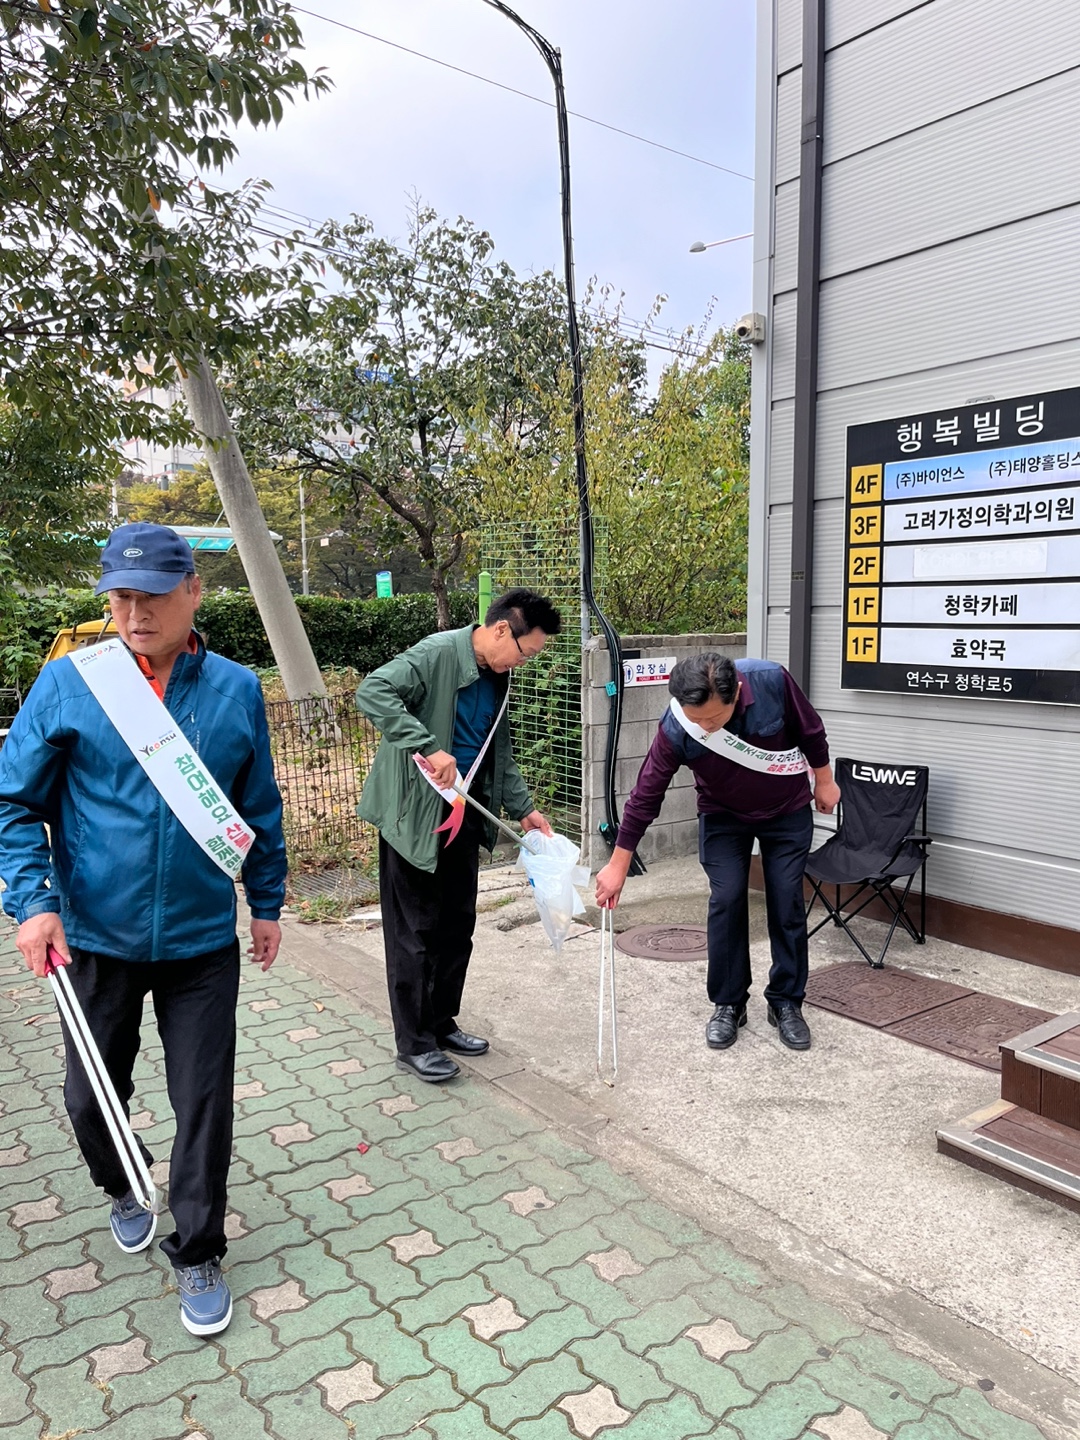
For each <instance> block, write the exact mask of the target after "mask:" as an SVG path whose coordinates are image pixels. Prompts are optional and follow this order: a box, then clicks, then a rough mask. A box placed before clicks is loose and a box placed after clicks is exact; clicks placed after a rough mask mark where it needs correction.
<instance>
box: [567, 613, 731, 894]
mask: <svg viewBox="0 0 1080 1440" xmlns="http://www.w3.org/2000/svg"><path fill="white" fill-rule="evenodd" d="M622 643H623V649H624V651H627V650H638V651H640V652H641V658H642V659H644V660H647V659H650V658H651V657H655V656H662V655H674V656H676V657H677V658H678V659H681V658H682V657H683V656H684V655H692V654H695V653H697V652H699V651H702V650H718V651H719V652H720V653H721V654H722V655H730V656H731V658H732V659H733V660H738V659H741V658H742V657H743V656H744V655H745V654H746V636H745V635H624V636H623V637H622ZM610 673H611V667H610V663H609V660H608V652H607V642H606V641H605V640H603V639H602V638H595V639H593V640H590V641H589V644H588V645H587V647H586V649H585V655H584V663H583V665H582V673H581V688H582V695H581V714H582V736H581V764H582V776H581V782H582V783H581V793H582V797H583V798H582V827H581V828H582V836H583V840H582V859H583V863H585V864H588V865H590V866H591V867H592V868H593V869H594V870H595V869H599V867H600V866H601V865H603V863H604V861H605V860H606V858H607V856H608V854H609V851H608V849H607V846H606V844H605V843H604V841H603V840H602V839H601V837H600V833H599V825H600V822H601V821H602V820H603V819H604V747H605V745H606V742H607V720H608V697H607V693H606V690H605V686H606V684H607V681H608V678H609V676H610ZM669 698H670V697H669V695H668V688H667V686H666V685H644V686H641V687H640V688H638V689H634V690H627V691H626V693H625V697H624V702H623V722H622V730H621V731H620V735H619V758H618V762H617V768H616V772H615V777H616V778H615V786H616V793H617V797H618V804H619V814H620V815H621V814H622V808H623V805H624V804H625V803H626V797H627V796H628V795H629V794H630V791H631V790H632V789H633V787H634V781H635V780H636V779H637V774H638V771H639V770H640V768H641V762H642V761H643V760H644V758H645V754H646V752H647V751H648V748H649V746H650V745H651V744H652V739H653V736H654V735H655V734H656V727H657V724H658V723H659V721H660V717H661V715H663V713H664V710H665V709H666V708H667V704H668V700H669ZM639 853H640V855H641V858H642V859H643V860H644V861H645V862H646V864H648V862H649V861H650V860H662V859H668V858H671V857H674V856H678V855H696V854H697V806H696V803H695V794H694V782H693V777H692V775H691V774H690V771H689V770H686V769H683V770H680V771H679V773H678V774H677V775H676V776H675V779H674V781H673V782H672V784H671V788H670V789H669V790H668V793H667V798H666V799H665V801H664V807H663V809H662V810H661V811H660V814H659V816H658V817H657V819H656V820H655V821H654V822H653V824H652V825H650V826H649V829H648V831H647V832H646V834H645V838H644V840H643V841H642V842H641V845H640V847H639Z"/></svg>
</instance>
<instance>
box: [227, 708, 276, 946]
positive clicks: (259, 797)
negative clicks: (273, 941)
mask: <svg viewBox="0 0 1080 1440" xmlns="http://www.w3.org/2000/svg"><path fill="white" fill-rule="evenodd" d="M252 720H253V726H254V742H255V743H254V747H253V751H252V755H251V758H250V760H249V761H248V763H247V765H246V766H245V767H244V769H243V770H242V771H241V772H240V774H239V775H238V777H237V782H236V787H235V790H234V794H233V800H234V801H235V803H236V807H237V809H238V810H239V811H240V814H241V815H242V816H243V817H244V819H245V820H246V821H247V823H248V824H249V825H250V826H251V828H252V830H254V831H255V839H254V841H253V842H252V846H251V849H250V851H249V852H248V857H247V859H246V860H245V861H244V868H243V870H242V871H241V879H242V880H243V882H244V893H245V895H246V896H247V902H248V906H249V908H250V910H251V918H252V919H253V920H276V919H278V917H279V916H280V914H281V907H282V905H284V903H285V876H286V873H287V871H288V858H287V856H286V853H285V834H284V831H283V830H282V828H281V792H280V791H279V790H278V787H277V781H276V780H275V779H274V761H273V757H272V756H271V754H270V731H269V728H268V727H267V724H266V709H265V707H264V704H263V698H262V691H261V690H258V691H257V692H256V695H255V700H254V703H253V709H252Z"/></svg>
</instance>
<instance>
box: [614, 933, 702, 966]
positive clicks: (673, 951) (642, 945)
mask: <svg viewBox="0 0 1080 1440" xmlns="http://www.w3.org/2000/svg"><path fill="white" fill-rule="evenodd" d="M615 944H616V945H617V946H618V947H619V949H620V950H621V951H622V952H623V954H624V955H639V956H641V957H642V958H643V959H645V960H703V959H704V958H705V955H706V953H707V951H708V948H709V932H708V931H707V930H706V929H705V927H704V925H635V926H634V928H633V930H625V931H624V932H623V933H622V934H621V935H616V937H615Z"/></svg>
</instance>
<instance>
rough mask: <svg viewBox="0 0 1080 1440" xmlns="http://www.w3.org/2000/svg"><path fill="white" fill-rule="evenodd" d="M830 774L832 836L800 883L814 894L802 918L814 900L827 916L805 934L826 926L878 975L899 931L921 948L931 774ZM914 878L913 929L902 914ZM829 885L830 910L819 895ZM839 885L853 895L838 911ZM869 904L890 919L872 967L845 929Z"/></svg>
mask: <svg viewBox="0 0 1080 1440" xmlns="http://www.w3.org/2000/svg"><path fill="white" fill-rule="evenodd" d="M835 773H836V783H837V784H838V785H839V786H840V805H839V807H838V809H837V826H836V833H835V834H834V835H833V836H832V838H831V839H829V840H826V842H825V844H824V845H822V846H821V848H820V849H819V850H814V851H812V852H811V854H810V857H809V859H808V860H807V862H806V877H807V879H808V880H809V881H810V884H811V885H812V886H813V887H814V894H813V896H812V897H811V900H810V904H809V905H808V906H807V908H806V918H807V920H809V919H810V912H811V911H812V910H813V908H814V905H815V904H816V903H817V901H818V900H820V901H821V903H822V904H823V905H824V907H825V909H826V911H827V912H828V913H827V914H826V915H825V917H824V918H823V919H822V920H819V921H818V923H817V924H816V925H815V926H814V928H813V929H812V930H810V931H809V932H808V933H809V934H811V935H815V934H817V932H818V931H819V930H820V929H821V927H822V926H823V925H827V924H828V923H829V921H830V920H831V921H832V922H833V924H834V925H839V926H840V928H841V929H842V930H843V931H844V933H845V934H846V935H847V937H848V938H849V940H851V942H852V944H853V945H855V946H856V947H857V948H858V949H859V951H860V952H861V953H862V955H863V956H864V958H865V959H866V961H867V963H868V964H869V965H872V966H873V968H874V969H875V970H880V969H881V967H882V966H883V965H884V964H885V952H886V950H888V948H889V942H890V941H891V940H892V937H893V935H894V934H895V932H896V927H897V925H902V926H903V927H904V929H905V930H906V931H907V933H908V934H909V935H910V936H911V938H912V939H913V940H914V941H915V943H916V945H924V944H925V943H926V850H927V847H928V846H929V845H930V844H931V843H932V841H931V838H930V836H929V835H928V834H927V833H926V792H927V788H928V786H929V783H930V771H929V770H928V769H927V767H926V766H925V765H877V764H874V763H871V762H868V761H865V760H838V761H837V762H836V770H835ZM916 875H918V876H919V877H920V882H921V883H920V890H919V923H918V927H916V926H915V924H914V923H913V922H912V920H911V918H910V916H909V915H908V910H907V905H908V898H909V896H910V895H911V889H912V886H913V884H914V882H915V877H916ZM901 883H902V889H901V888H900V886H901ZM827 885H828V886H833V887H835V891H836V899H835V902H834V901H833V900H830V899H829V897H828V895H827V894H826V893H825V889H824V887H825V886H827ZM844 885H856V886H858V889H857V890H856V891H855V893H854V894H853V895H849V896H848V898H847V900H846V901H845V902H844V903H843V904H841V901H840V890H841V887H842V886H844ZM860 900H861V903H858V902H860ZM875 900H881V901H882V902H883V903H884V905H885V906H886V908H887V909H888V910H889V911H890V913H891V914H892V924H891V925H890V926H889V932H888V934H887V935H886V936H885V943H884V944H883V945H882V947H881V953H880V954H879V955H878V957H877V959H876V960H875V959H874V958H873V956H872V955H871V954H870V952H869V950H867V948H866V946H865V945H864V944H863V943H862V941H861V940H860V939H859V937H858V936H857V935H856V934H855V932H854V930H852V928H851V921H852V920H854V919H855V917H856V916H857V915H859V914H861V913H862V911H863V910H865V909H866V907H867V906H868V905H871V904H872V903H873V902H874V901H875ZM845 912H846V913H845Z"/></svg>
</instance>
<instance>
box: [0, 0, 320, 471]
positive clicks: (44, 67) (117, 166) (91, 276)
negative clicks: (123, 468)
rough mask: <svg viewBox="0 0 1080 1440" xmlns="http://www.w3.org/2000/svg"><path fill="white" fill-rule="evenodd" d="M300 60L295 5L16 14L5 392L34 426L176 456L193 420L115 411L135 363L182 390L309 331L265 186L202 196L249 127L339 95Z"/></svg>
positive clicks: (4, 267) (0, 306) (5, 117)
mask: <svg viewBox="0 0 1080 1440" xmlns="http://www.w3.org/2000/svg"><path fill="white" fill-rule="evenodd" d="M299 47H300V34H299V30H298V28H297V23H296V20H295V18H294V15H293V13H292V12H291V9H290V7H289V5H288V4H287V3H286V0H214V3H213V4H210V3H207V0H123V3H119V0H3V4H0V222H2V225H3V231H4V243H3V245H2V246H0V382H2V383H3V385H4V386H5V388H6V391H7V393H8V395H9V396H10V398H11V400H12V401H13V403H15V404H16V406H17V407H18V408H19V409H20V410H21V411H22V412H24V413H28V414H40V415H52V416H54V417H56V420H57V424H58V425H59V424H60V423H63V424H64V425H66V427H67V429H68V431H69V433H70V434H71V435H78V436H79V437H80V439H81V440H82V441H83V443H84V444H86V445H96V446H105V445H107V444H108V443H109V442H110V441H112V440H113V439H115V438H116V437H117V436H118V435H119V434H121V433H127V434H144V435H147V436H153V437H154V438H157V439H159V440H162V441H164V442H169V441H171V440H174V439H177V438H182V437H183V435H184V433H185V428H186V427H185V426H184V424H183V422H182V421H180V420H178V419H177V418H175V417H170V416H168V415H166V414H164V413H163V412H161V411H158V410H156V408H155V407H153V406H150V405H145V404H143V405H140V404H130V403H129V404H124V403H123V402H122V400H121V398H120V396H119V394H118V392H117V389H116V383H115V382H116V380H117V379H118V378H119V377H120V376H121V375H123V374H127V373H131V372H132V371H133V370H134V368H135V364H136V361H141V362H142V363H143V364H144V366H148V367H149V370H150V373H152V374H153V375H154V376H156V377H157V378H172V376H173V375H174V373H175V362H176V361H179V362H180V364H181V365H183V364H185V363H188V364H192V363H194V361H195V360H196V358H197V357H198V356H199V354H200V353H205V354H206V355H207V356H208V357H209V359H210V360H211V361H212V362H213V363H215V364H216V363H219V362H220V361H221V360H222V359H223V358H226V357H228V356H229V355H232V354H234V353H235V352H236V350H237V349H238V348H240V347H242V346H245V345H250V344H251V343H253V341H255V340H259V339H262V340H265V339H267V338H268V337H273V336H275V335H281V334H284V333H289V332H290V331H291V330H295V329H296V328H297V327H298V326H302V323H303V319H304V316H305V314H306V307H307V304H308V301H309V299H310V294H311V287H310V284H309V283H308V281H307V280H306V279H305V278H304V271H303V268H302V262H300V261H295V260H288V259H287V260H286V261H285V262H284V263H278V262H273V263H271V262H269V261H267V260H264V259H263V258H261V257H260V256H259V255H258V254H257V253H256V246H257V244H258V243H259V237H258V236H257V235H255V234H254V232H253V231H252V228H251V224H252V221H253V218H254V214H255V211H256V210H257V207H258V204H259V200H260V194H261V191H260V187H258V186H253V187H247V188H245V189H244V190H242V191H240V192H233V193H229V192H224V191H221V192H215V191H214V190H212V189H210V188H208V187H207V186H206V185H205V184H204V183H203V182H202V181H201V180H193V174H199V173H206V172H208V171H212V170H218V169H220V168H221V167H222V166H223V165H224V164H226V163H227V162H228V161H230V160H231V159H233V158H234V156H235V154H236V145H235V141H234V140H233V138H232V137H231V135H230V133H229V131H230V130H231V128H232V127H233V126H234V125H235V124H236V123H237V122H239V121H241V120H243V119H247V120H248V121H249V122H250V123H252V124H254V125H269V124H276V123H277V122H278V121H279V120H280V119H281V117H282V113H283V106H284V101H285V100H287V99H293V98H295V97H297V96H303V95H307V94H309V93H313V92H317V91H319V90H322V89H324V88H325V87H326V85H327V84H328V82H327V80H326V79H325V78H324V77H323V76H322V75H321V74H318V73H316V74H314V75H309V74H308V73H307V72H306V71H305V69H304V68H303V66H302V65H301V64H300V62H299V61H298V60H297V59H296V58H295V54H294V52H295V51H296V50H297V49H299ZM159 212H160V214H161V217H162V218H163V219H167V222H168V223H167V224H159V223H158V219H159ZM271 297H272V298H273V304H272V305H271V304H268V303H267V302H268V301H269V299H270V298H271Z"/></svg>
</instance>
